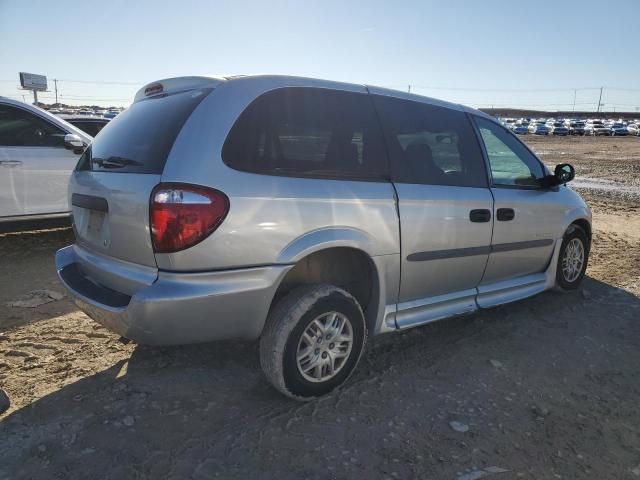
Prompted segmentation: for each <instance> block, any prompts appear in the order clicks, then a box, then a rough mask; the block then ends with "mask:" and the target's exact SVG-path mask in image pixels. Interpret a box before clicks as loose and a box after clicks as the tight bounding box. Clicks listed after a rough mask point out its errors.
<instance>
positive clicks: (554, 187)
mask: <svg viewBox="0 0 640 480" xmlns="http://www.w3.org/2000/svg"><path fill="white" fill-rule="evenodd" d="M202 132H208V134H207V135H202ZM485 158H486V162H485ZM573 175H574V170H573V168H572V167H571V166H570V165H568V164H562V165H558V166H557V167H556V169H555V173H554V174H551V173H550V172H549V171H548V170H547V168H546V167H545V165H544V164H543V162H542V161H540V160H539V159H538V158H537V157H536V156H535V155H534V154H533V153H532V152H531V151H530V150H529V148H527V146H526V145H525V144H523V143H522V142H521V141H520V140H519V139H518V138H517V137H516V136H515V135H514V134H513V133H512V132H511V131H509V130H508V129H506V128H504V127H503V126H501V125H500V124H499V123H498V122H497V121H495V120H494V119H493V118H492V117H490V116H488V115H486V114H484V113H482V112H480V111H477V110H474V109H471V108H467V107H463V106H461V105H458V104H452V103H447V102H443V101H439V100H435V99H431V98H426V97H421V96H418V95H412V94H409V93H404V92H399V91H394V90H388V89H384V88H377V87H370V86H369V87H367V86H364V85H355V84H345V83H338V82H331V81H324V80H317V79H308V78H298V77H286V76H279V75H263V76H243V77H228V78H212V77H184V78H173V79H167V80H161V81H158V82H154V83H152V84H149V85H146V86H144V87H143V88H142V89H140V91H139V92H138V93H137V94H136V96H135V100H134V103H133V104H132V105H131V107H130V108H129V109H128V110H126V111H124V112H123V113H121V114H120V115H118V116H117V117H116V118H115V119H114V120H113V121H112V122H111V123H110V124H109V125H108V126H107V127H106V128H105V129H104V130H103V131H102V132H101V133H100V134H99V135H98V136H97V137H96V138H95V140H94V141H93V143H92V145H91V146H90V147H89V148H87V150H86V151H85V153H84V154H83V157H82V159H81V160H80V161H79V162H78V166H77V168H76V169H75V171H74V173H73V175H72V178H71V181H70V187H69V195H70V196H69V201H70V203H71V205H72V208H73V218H74V226H75V234H76V243H75V244H74V245H72V246H69V247H66V248H64V249H62V250H60V251H58V253H57V254H56V268H57V271H58V275H59V277H60V279H61V281H62V282H63V284H64V285H65V287H66V288H67V290H68V291H69V293H70V295H71V296H72V298H73V299H74V300H75V302H76V304H77V305H78V306H79V308H81V309H82V310H83V311H85V312H86V313H87V314H88V315H89V316H90V317H92V318H94V319H95V320H96V321H97V322H99V323H102V324H103V325H105V326H106V327H107V328H109V329H111V330H113V331H116V332H118V333H119V334H120V335H123V336H125V337H127V338H131V339H134V340H136V341H138V342H139V343H146V344H155V345H163V344H164V345H167V344H183V343H194V342H207V341H212V340H221V339H236V338H243V339H253V340H257V339H260V363H261V365H262V368H263V370H264V372H265V374H266V377H267V378H268V380H269V381H270V382H271V383H272V384H273V386H274V387H275V388H276V389H278V390H279V391H280V392H282V393H284V394H285V395H288V396H290V397H293V398H296V399H301V400H309V399H312V398H314V397H318V396H321V395H324V394H326V393H328V392H330V391H332V390H333V389H335V388H336V387H337V386H339V385H340V384H342V383H343V382H344V381H346V380H347V378H348V377H349V376H350V374H351V373H352V371H353V370H354V368H355V367H356V364H357V363H358V361H359V359H360V357H361V355H362V352H363V349H364V346H365V344H366V342H367V338H368V337H369V336H373V335H377V334H381V333H385V332H393V331H397V330H404V329H407V328H411V327H415V326H417V325H423V324H426V323H429V322H432V321H435V320H439V319H442V318H446V317H450V316H454V315H458V314H463V313H469V312H473V311H475V310H477V309H478V308H489V307H493V306H496V305H499V304H503V303H506V302H511V301H514V300H517V299H522V298H526V297H529V296H531V295H534V294H536V293H540V292H542V291H544V290H546V289H549V288H553V287H554V286H558V287H560V288H563V289H575V288H577V287H578V285H579V284H580V282H581V280H582V278H583V276H584V273H585V269H586V265H587V261H588V254H589V248H590V241H591V213H590V211H589V208H588V206H587V205H586V204H585V202H584V201H583V200H582V198H580V196H579V195H578V193H576V192H575V191H574V190H572V189H570V188H567V187H566V186H565V184H566V182H568V181H570V180H571V179H572V178H573ZM503 187H507V188H503ZM433 232H438V234H437V235H433V234H432V233H433ZM570 301H572V300H571V299H570V298H568V299H567V302H570Z"/></svg>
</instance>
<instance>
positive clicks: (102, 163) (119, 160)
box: [91, 155, 144, 168]
mask: <svg viewBox="0 0 640 480" xmlns="http://www.w3.org/2000/svg"><path fill="white" fill-rule="evenodd" d="M91 161H92V162H94V163H95V164H96V165H98V166H99V167H100V168H122V167H127V166H134V167H143V166H144V163H142V162H138V161H136V160H131V159H130V158H125V157H118V156H115V155H113V156H111V157H109V158H99V157H98V158H92V159H91Z"/></svg>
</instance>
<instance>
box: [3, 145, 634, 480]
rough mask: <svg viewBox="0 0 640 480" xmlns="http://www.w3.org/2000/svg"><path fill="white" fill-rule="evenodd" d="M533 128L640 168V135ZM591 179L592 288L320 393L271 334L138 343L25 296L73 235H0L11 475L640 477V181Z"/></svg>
mask: <svg viewBox="0 0 640 480" xmlns="http://www.w3.org/2000/svg"><path fill="white" fill-rule="evenodd" d="M526 140H527V141H528V142H529V143H530V145H531V146H532V147H533V149H534V150H536V151H538V152H539V153H541V154H542V157H543V158H544V159H545V161H547V162H548V163H549V164H550V165H552V164H555V163H559V162H565V161H566V162H570V163H573V164H574V165H575V166H576V169H577V172H578V177H579V178H580V177H582V178H584V177H587V178H592V179H596V180H598V179H600V180H609V181H615V183H620V184H621V185H623V186H632V187H635V186H638V185H639V182H640V139H639V138H602V137H599V138H560V139H556V138H540V137H527V138H526ZM598 185H599V184H598ZM582 192H583V193H584V195H585V197H586V198H587V199H588V201H589V203H590V204H591V206H592V208H593V211H594V229H595V232H594V244H593V251H592V256H591V260H590V266H589V270H588V272H587V273H588V278H586V279H585V283H584V288H583V289H582V290H581V291H578V292H573V293H569V294H560V293H557V292H546V293H543V294H541V295H539V296H537V297H534V298H531V299H528V300H525V301H522V302H519V303H515V304H512V305H508V306H503V307H500V308H497V309H492V310H488V311H483V312H481V313H479V314H476V315H472V316H469V317H465V318H459V319H455V320H450V321H446V322H440V323H438V324H433V325H430V326H427V327H423V328H417V329H414V330H411V331H408V332H404V333H402V334H394V335H389V336H384V337H379V338H378V339H375V340H374V341H373V342H372V344H371V346H370V348H369V350H368V352H367V353H366V355H365V357H364V358H363V361H362V363H361V364H360V367H359V369H358V370H357V372H356V373H355V375H354V376H353V377H352V379H351V380H350V381H349V382H348V384H347V385H346V386H345V387H344V388H342V389H341V390H339V391H337V392H335V393H334V394H332V395H329V396H327V397H326V398H323V399H321V400H319V401H316V402H312V403H308V404H300V403H297V402H293V401H289V400H287V399H285V398H284V397H282V396H281V395H279V394H278V393H276V392H275V391H274V390H273V389H272V388H271V387H270V386H269V385H268V384H267V382H266V380H265V379H264V378H263V377H262V374H261V372H260V369H259V360H258V354H257V348H256V345H255V344H244V343H235V342H227V343H216V344H204V345H196V346H185V347H172V348H149V347H142V346H137V345H134V344H128V345H124V344H122V343H121V342H120V341H119V340H118V337H117V336H116V335H114V334H112V333H110V332H108V331H107V330H105V329H103V328H102V327H100V326H98V325H97V324H95V323H93V322H92V321H91V320H89V319H88V318H87V317H86V316H85V315H84V314H82V313H80V312H79V311H77V309H76V308H75V307H74V306H73V304H72V303H71V302H69V301H68V299H66V298H64V299H62V300H57V301H51V302H50V303H47V304H44V305H41V306H38V307H35V308H21V307H9V306H7V302H11V301H14V300H15V299H17V298H19V297H21V296H22V295H24V294H27V293H29V292H31V291H34V290H49V291H54V292H60V293H61V292H63V290H62V288H61V287H60V286H59V285H58V283H57V281H56V278H55V272H54V266H53V258H52V256H53V253H54V252H55V250H56V249H57V248H60V247H62V246H64V245H66V244H68V243H71V242H72V235H71V233H70V232H69V231H68V230H57V231H49V232H35V233H24V234H16V235H4V236H0V272H2V274H3V275H2V279H1V280H0V286H1V288H0V387H1V388H2V389H4V390H5V391H6V392H7V394H8V395H9V397H10V400H11V407H10V408H9V410H8V411H7V412H5V413H4V414H3V415H0V478H7V479H9V478H10V479H14V478H46V479H49V478H64V479H69V478H114V479H122V478H211V477H219V478H239V479H240V478H243V479H244V478H279V479H289V478H291V479H301V478H311V479H315V478H318V479H321V478H337V479H343V478H344V479H347V478H390V479H394V478H429V479H458V480H471V479H477V478H480V476H481V475H484V476H485V477H488V478H491V479H493V478H496V479H513V478H525V479H555V478H564V479H583V478H584V479H626V478H629V479H634V478H640V409H639V408H638V405H639V404H640V382H638V378H639V374H640V323H639V319H640V218H639V217H640V188H639V189H638V192H636V193H635V194H634V192H635V190H633V189H632V190H630V191H625V192H623V193H620V192H619V191H617V190H615V189H609V190H603V189H602V188H600V187H598V188H595V189H593V188H588V189H585V190H582ZM450 422H459V423H460V424H462V425H457V424H453V425H454V426H456V428H458V429H459V430H465V428H464V427H467V428H468V430H467V431H464V432H462V431H456V430H455V429H454V428H452V425H451V423H450ZM460 427H462V428H460ZM492 467H496V468H492ZM502 470H506V471H502ZM485 477H483V478H485Z"/></svg>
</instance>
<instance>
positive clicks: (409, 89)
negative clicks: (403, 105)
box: [407, 84, 411, 93]
mask: <svg viewBox="0 0 640 480" xmlns="http://www.w3.org/2000/svg"><path fill="white" fill-rule="evenodd" d="M407 92H408V93H411V84H409V86H408V88H407Z"/></svg>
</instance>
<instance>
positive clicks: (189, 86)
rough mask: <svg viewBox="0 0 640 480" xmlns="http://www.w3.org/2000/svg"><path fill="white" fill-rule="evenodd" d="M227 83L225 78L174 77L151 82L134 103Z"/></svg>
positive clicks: (141, 90) (142, 89)
mask: <svg viewBox="0 0 640 480" xmlns="http://www.w3.org/2000/svg"><path fill="white" fill-rule="evenodd" d="M224 81H225V78H223V77H174V78H165V79H164V80H158V81H157V82H151V83H148V84H147V85H145V86H144V87H142V88H141V89H140V90H138V92H137V93H136V96H135V97H134V98H133V102H134V103H135V102H138V101H140V100H142V99H143V98H147V97H153V96H154V95H160V94H165V93H171V92H181V91H185V90H194V89H196V88H215V87H216V86H218V85H220V84H221V83H222V82H224Z"/></svg>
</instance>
